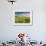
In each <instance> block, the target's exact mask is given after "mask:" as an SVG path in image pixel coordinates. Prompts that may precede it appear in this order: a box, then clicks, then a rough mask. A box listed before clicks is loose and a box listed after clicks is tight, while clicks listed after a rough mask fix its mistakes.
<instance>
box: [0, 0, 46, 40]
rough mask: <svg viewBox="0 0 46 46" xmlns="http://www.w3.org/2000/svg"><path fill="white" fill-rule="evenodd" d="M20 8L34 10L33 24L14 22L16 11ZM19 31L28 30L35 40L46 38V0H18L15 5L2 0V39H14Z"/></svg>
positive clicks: (0, 34)
mask: <svg viewBox="0 0 46 46" xmlns="http://www.w3.org/2000/svg"><path fill="white" fill-rule="evenodd" d="M19 9H22V10H25V9H26V10H30V9H32V10H33V25H32V26H15V25H14V24H13V17H14V12H15V11H16V10H19ZM18 32H27V33H29V34H31V38H32V39H34V40H38V41H40V40H43V41H44V40H46V0H17V1H16V3H14V4H13V6H12V4H11V3H9V2H7V0H0V40H11V39H13V40H14V39H15V38H16V37H17V34H18Z"/></svg>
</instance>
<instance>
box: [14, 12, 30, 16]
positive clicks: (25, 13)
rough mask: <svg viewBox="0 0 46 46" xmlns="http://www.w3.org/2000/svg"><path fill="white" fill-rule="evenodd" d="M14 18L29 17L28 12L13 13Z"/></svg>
mask: <svg viewBox="0 0 46 46" xmlns="http://www.w3.org/2000/svg"><path fill="white" fill-rule="evenodd" d="M15 14H16V16H30V12H15Z"/></svg>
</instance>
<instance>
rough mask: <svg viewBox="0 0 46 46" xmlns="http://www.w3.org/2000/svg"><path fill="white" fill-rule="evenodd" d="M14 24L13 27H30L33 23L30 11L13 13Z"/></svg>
mask: <svg viewBox="0 0 46 46" xmlns="http://www.w3.org/2000/svg"><path fill="white" fill-rule="evenodd" d="M14 19H15V20H14V24H15V25H18V26H19V25H32V23H33V15H32V10H30V11H28V10H17V11H15V17H14Z"/></svg>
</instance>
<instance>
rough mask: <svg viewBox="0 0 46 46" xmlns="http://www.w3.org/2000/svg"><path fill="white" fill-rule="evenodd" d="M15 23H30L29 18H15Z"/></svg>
mask: <svg viewBox="0 0 46 46" xmlns="http://www.w3.org/2000/svg"><path fill="white" fill-rule="evenodd" d="M15 23H30V16H15Z"/></svg>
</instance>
